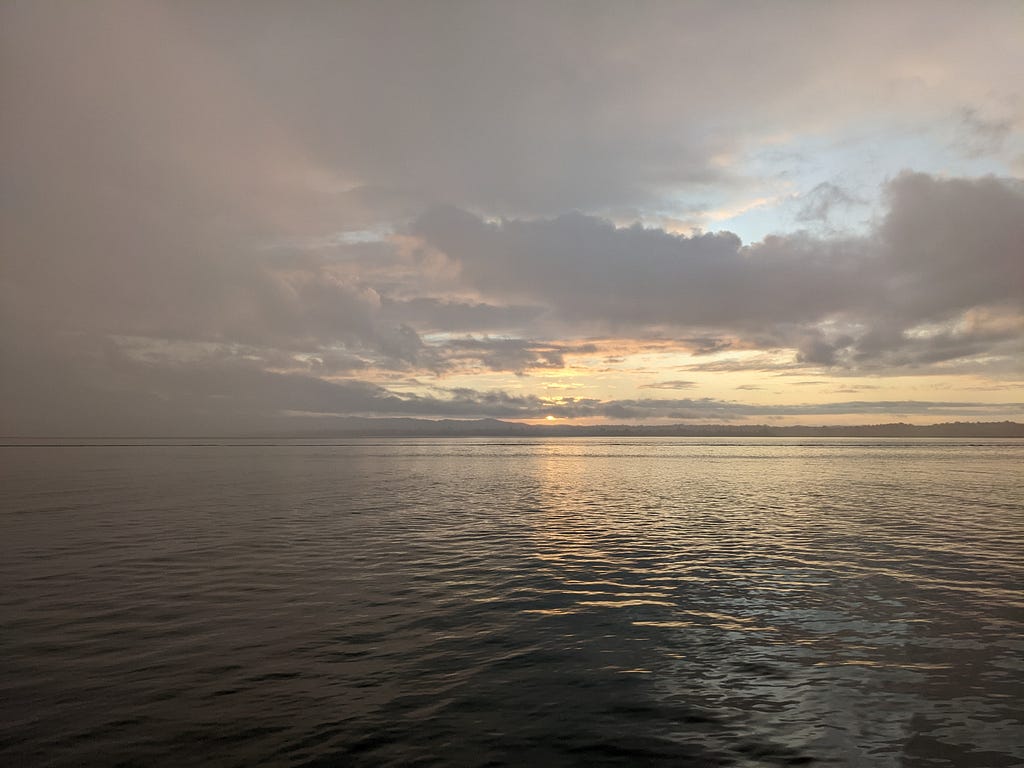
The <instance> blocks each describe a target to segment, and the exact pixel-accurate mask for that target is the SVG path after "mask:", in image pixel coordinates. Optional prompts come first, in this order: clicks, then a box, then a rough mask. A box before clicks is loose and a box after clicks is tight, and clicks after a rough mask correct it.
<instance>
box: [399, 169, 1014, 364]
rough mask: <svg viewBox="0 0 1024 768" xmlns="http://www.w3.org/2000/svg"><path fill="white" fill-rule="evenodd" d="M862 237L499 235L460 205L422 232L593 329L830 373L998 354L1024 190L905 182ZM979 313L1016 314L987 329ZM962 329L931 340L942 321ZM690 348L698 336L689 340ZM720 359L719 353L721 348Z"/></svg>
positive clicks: (584, 226) (421, 226)
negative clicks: (668, 337) (770, 354)
mask: <svg viewBox="0 0 1024 768" xmlns="http://www.w3.org/2000/svg"><path fill="white" fill-rule="evenodd" d="M887 196H888V201H889V211H888V213H887V214H886V216H885V217H884V219H883V220H882V221H881V222H880V223H879V225H878V226H877V228H876V229H875V230H874V231H872V232H870V233H868V234H866V235H864V236H859V237H845V238H815V237H811V236H809V235H806V234H794V235H788V236H773V237H769V238H767V239H766V240H764V241H763V242H760V243H755V244H753V245H749V246H746V247H744V246H743V245H742V244H741V243H740V241H739V239H738V238H737V237H736V236H735V235H732V234H730V233H728V232H721V233H714V234H699V235H693V236H681V235H672V234H668V233H666V232H664V231H662V230H658V229H644V228H641V227H639V226H632V227H615V226H614V225H613V224H611V223H610V222H608V221H606V220H603V219H601V218H598V217H593V216H585V215H583V214H578V213H577V214H568V215H564V216H560V217H557V218H554V219H539V220H502V221H500V222H497V223H491V222H485V221H483V220H482V219H480V218H479V217H477V216H474V215H472V214H470V213H467V212H464V211H460V210H457V209H452V208H442V209H435V210H433V211H431V212H429V213H427V214H425V215H424V216H422V217H421V218H420V219H419V220H418V221H417V222H416V223H415V225H414V226H413V229H412V231H413V232H414V233H415V234H416V235H418V236H419V237H421V238H422V239H423V240H424V242H425V243H427V244H429V246H430V247H432V248H434V249H437V250H440V251H442V252H443V253H445V254H447V255H448V256H449V257H450V258H451V259H453V260H454V261H456V262H457V263H458V265H459V267H460V269H461V272H460V274H461V276H462V278H463V279H464V280H465V281H467V282H468V283H469V284H470V285H471V286H472V287H474V288H476V289H478V290H480V291H482V292H484V293H487V294H489V295H492V296H501V297H504V298H506V299H508V300H516V301H524V302H527V303H541V304H544V305H546V306H547V307H548V308H549V310H550V312H551V313H552V314H554V315H557V316H560V317H562V318H563V319H565V320H567V321H570V322H574V323H578V324H580V325H581V327H595V328H611V329H613V330H617V331H625V330H628V331H630V332H637V331H638V330H642V329H652V328H666V327H667V328H675V329H680V330H682V331H683V332H684V333H686V334H688V333H691V332H692V331H693V330H695V329H698V330H699V329H714V330H716V331H717V332H718V333H719V334H723V333H725V334H734V335H736V336H738V337H740V338H744V339H746V341H747V343H748V344H753V345H755V346H760V347H761V348H773V347H774V348H778V347H787V346H788V347H796V348H798V349H799V353H798V357H797V360H798V361H799V362H801V363H805V364H814V365H821V366H835V365H842V366H847V367H849V366H861V365H881V364H885V365H888V366H893V367H898V366H901V365H911V364H922V363H927V362H929V361H933V362H934V361H939V360H942V359H955V358H958V357H965V356H971V355H979V354H983V353H985V352H992V351H997V350H998V349H999V348H1000V344H1001V343H1002V342H1004V341H1007V340H1009V339H1011V338H1012V336H1013V334H1014V333H1016V332H1017V330H1018V325H1017V323H1016V322H1015V320H1014V318H1019V316H1020V313H1019V309H1020V305H1021V301H1022V291H1024V288H1022V286H1024V262H1022V261H1021V259H1020V258H1019V254H1020V253H1024V185H1022V184H1021V182H1018V181H1015V180H1007V179H997V178H993V177H987V178H981V179H939V178H935V177H932V176H928V175H925V174H914V173H904V174H901V175H900V176H898V177H897V178H895V179H894V180H893V181H892V182H891V183H890V184H889V185H888V187H887ZM971 313H974V314H975V315H978V314H979V313H981V314H984V313H989V314H992V315H1004V316H1006V317H1005V321H1004V322H1002V324H1001V327H999V328H995V327H988V328H986V327H983V326H982V324H979V323H976V322H975V323H971V322H969V321H966V320H965V318H967V317H968V315H970V314H971ZM936 323H938V324H948V325H949V328H948V329H947V330H945V331H944V332H933V333H930V334H929V333H923V332H922V330H921V328H922V326H924V325H927V324H936ZM680 335H681V337H682V336H683V334H680ZM720 349H721V347H718V346H714V347H712V348H711V350H709V351H719V350H720Z"/></svg>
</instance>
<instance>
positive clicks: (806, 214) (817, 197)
mask: <svg viewBox="0 0 1024 768" xmlns="http://www.w3.org/2000/svg"><path fill="white" fill-rule="evenodd" d="M865 203H867V200H865V199H864V198H862V197H858V196H856V195H853V194H851V193H850V192H848V191H846V190H845V189H843V188H842V187H840V186H839V185H837V184H833V183H832V182H828V181H823V182H821V183H820V184H818V185H817V186H816V187H814V188H813V189H812V190H811V191H810V192H808V193H807V194H806V195H804V196H803V201H802V205H801V206H800V210H799V211H797V214H796V220H797V221H802V222H820V223H828V220H829V217H830V216H831V215H832V212H833V211H834V210H836V209H837V208H849V207H851V206H855V205H864V204H865Z"/></svg>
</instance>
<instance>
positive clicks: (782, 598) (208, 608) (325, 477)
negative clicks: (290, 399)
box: [0, 438, 1024, 768]
mask: <svg viewBox="0 0 1024 768" xmlns="http://www.w3.org/2000/svg"><path fill="white" fill-rule="evenodd" d="M4 442H5V445H4V446H3V447H0V521H2V522H0V555H2V557H0V620H2V631H0V664H2V665H3V673H2V675H0V688H2V696H0V707H2V708H3V719H2V724H0V764H3V765H7V766H20V765H46V766H82V765H104V766H107V765H139V766H185V765H199V764H204V765H217V766H232V765H237V766H250V765H256V764H259V765H271V766H273V765H280V766H331V765H339V766H363V765H366V766H389V765H394V766H407V765H423V766H426V765H437V766H448V765H451V766H477V765H479V766H483V765H490V766H499V765H536V766H546V765H551V766H562V765H565V766H576V765H579V766H591V765H597V766H599V765H673V766H790V765H838V766H872V767H875V766H883V767H884V766H893V767H895V766H984V767H985V768H998V767H999V766H1020V765H1024V739H1022V733H1024V729H1022V727H1021V723H1020V719H1021V712H1022V708H1021V693H1022V685H1021V684H1022V679H1024V671H1022V667H1024V654H1022V650H1024V639H1022V638H1024V633H1022V629H1024V611H1022V606H1024V597H1022V592H1021V585H1022V583H1024V579H1022V571H1024V566H1022V553H1024V546H1022V544H1024V541H1022V540H1024V482H1022V479H1024V475H1022V467H1024V441H1017V442H1014V441H1010V440H995V439H992V440H942V439H933V440H900V439H888V440H885V439H756V438H747V439H725V438H722V439H707V438H674V439H660V438H635V439H614V440H613V439H599V438H577V439H451V440H438V439H417V440H403V439H394V440H380V439H377V440H374V439H364V440H336V441H331V440H318V441H314V440H305V441H303V440H290V441H289V440H248V441H247V440H217V439H194V440H130V441H129V440H124V441H111V440H64V441H32V440H22V441H12V440H7V441H4Z"/></svg>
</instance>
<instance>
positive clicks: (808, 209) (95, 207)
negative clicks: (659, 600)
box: [0, 0, 1024, 436]
mask: <svg viewBox="0 0 1024 768" xmlns="http://www.w3.org/2000/svg"><path fill="white" fill-rule="evenodd" d="M1021 40H1024V3H1021V2H1019V1H1017V0H1007V1H1006V2H998V1H996V0H993V1H989V2H986V1H984V0H981V1H979V2H971V3H965V2H961V1H958V2H942V1H941V0H938V1H936V0H929V1H928V2H914V1H913V0H908V1H906V2H900V3H889V2H870V1H864V0H858V2H852V1H851V2H839V1H837V2H828V3H812V2H786V1H785V0H778V1H777V2H755V1H754V0H749V1H748V2H742V1H739V0H737V1H736V2H726V3H722V2H687V1H685V0H677V1H676V2H637V3H622V2H600V1H599V0H587V1H586V2H567V1H562V2H559V1H558V0H556V1H555V2H531V1H530V0H516V2H488V1H487V0H482V1H481V2H460V1H457V0H444V1H441V0H418V1H413V0H409V1H408V2H390V1H389V0H382V1H379V2H320V1H318V0H300V2H296V3H281V2H259V0H256V1H253V2H250V1H246V2H241V1H238V2H235V1H234V0H218V1H217V2H212V3H210V2H205V1H204V2H200V0H177V1H176V2H169V3H155V2H145V1H138V2H135V1H132V2H127V1H126V2H105V1H104V0H98V1H97V2H90V3H78V2H73V1H72V0H65V1H63V2H59V1H50V0H40V1H39V2H8V3H4V4H3V5H2V6H0V57H2V61H0V98H2V103H3V109H2V110H0V153H2V158H3V159H2V162H3V183H2V188H0V200H2V205H0V259H2V261H0V366H2V369H0V433H2V434H5V435H26V436H27V435H40V436H42V435H158V434H159V435H170V434H224V435H227V434H251V433H255V432H267V431H296V432H297V431H303V430H315V429H318V428H323V427H329V425H330V423H332V419H333V418H335V417H338V416H351V415H357V416H381V417H396V416H401V417H417V418H456V419H458V418H483V417H493V418H500V419H508V420H515V421H528V422H542V421H548V422H550V421H555V422H560V423H574V424H596V423H639V424H645V423H646V424H659V423H732V424H747V423H759V424H779V425H784V424H870V423H882V422H892V421H903V422H910V423H919V424H928V423H937V422H944V421H1001V420H1007V419H1009V420H1017V421H1024V387H1022V385H1024V366H1022V359H1024V357H1022V356H1024V343H1022V339H1024V77H1022V75H1024V46H1022V45H1021Z"/></svg>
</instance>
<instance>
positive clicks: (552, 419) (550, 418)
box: [544, 416, 555, 421]
mask: <svg viewBox="0 0 1024 768" xmlns="http://www.w3.org/2000/svg"><path fill="white" fill-rule="evenodd" d="M544 420H545V421H554V420H555V417H554V416H545V417H544Z"/></svg>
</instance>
